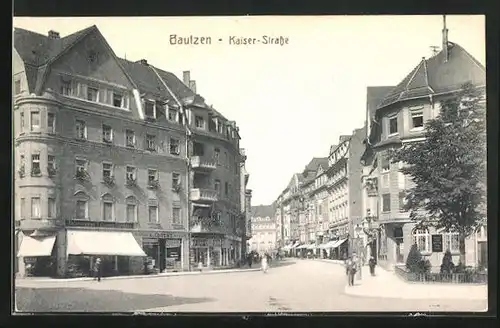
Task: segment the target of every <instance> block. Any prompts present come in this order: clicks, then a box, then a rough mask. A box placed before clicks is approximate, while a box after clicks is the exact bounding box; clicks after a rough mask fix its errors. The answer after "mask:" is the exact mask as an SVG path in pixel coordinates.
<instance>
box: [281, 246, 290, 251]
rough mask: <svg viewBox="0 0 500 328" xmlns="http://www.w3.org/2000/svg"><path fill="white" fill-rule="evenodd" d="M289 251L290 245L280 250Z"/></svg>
mask: <svg viewBox="0 0 500 328" xmlns="http://www.w3.org/2000/svg"><path fill="white" fill-rule="evenodd" d="M289 249H290V245H286V246H283V248H282V250H284V251H288V250H289Z"/></svg>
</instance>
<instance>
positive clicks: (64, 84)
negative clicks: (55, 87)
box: [61, 81, 73, 96]
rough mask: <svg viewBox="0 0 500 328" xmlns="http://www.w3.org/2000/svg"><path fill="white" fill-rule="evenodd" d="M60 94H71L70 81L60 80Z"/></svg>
mask: <svg viewBox="0 0 500 328" xmlns="http://www.w3.org/2000/svg"><path fill="white" fill-rule="evenodd" d="M61 94H62V95H64V96H72V95H73V90H72V88H71V81H61Z"/></svg>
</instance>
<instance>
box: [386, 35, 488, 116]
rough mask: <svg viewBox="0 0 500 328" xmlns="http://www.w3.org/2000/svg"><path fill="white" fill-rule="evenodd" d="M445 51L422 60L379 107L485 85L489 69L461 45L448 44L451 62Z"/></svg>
mask: <svg viewBox="0 0 500 328" xmlns="http://www.w3.org/2000/svg"><path fill="white" fill-rule="evenodd" d="M445 56H446V54H445V51H443V50H442V51H441V52H439V53H438V54H437V55H435V56H434V57H431V58H429V59H425V58H422V61H421V62H420V63H419V64H418V65H417V66H416V67H415V68H414V69H413V70H412V71H411V72H410V73H409V74H408V75H407V76H406V77H405V78H404V79H403V80H402V81H401V82H400V83H399V84H398V85H397V86H396V87H395V88H394V89H393V90H392V91H391V92H389V93H388V94H387V95H386V96H385V97H384V99H383V100H382V101H381V103H380V104H379V106H378V108H382V107H386V106H389V105H392V104H394V103H397V102H401V101H404V100H408V99H412V98H421V97H427V96H429V95H434V94H441V93H447V92H451V91H455V90H458V89H460V87H461V86H462V85H463V84H464V83H466V82H471V83H472V84H473V85H476V86H482V85H486V69H485V67H484V66H483V65H481V63H479V62H478V61H477V60H476V59H475V58H474V57H472V55H470V54H469V53H468V52H467V51H465V49H464V48H462V47H461V46H460V45H458V44H456V43H453V42H448V60H447V61H446V60H445Z"/></svg>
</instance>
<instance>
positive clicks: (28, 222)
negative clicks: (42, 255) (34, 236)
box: [19, 218, 64, 230]
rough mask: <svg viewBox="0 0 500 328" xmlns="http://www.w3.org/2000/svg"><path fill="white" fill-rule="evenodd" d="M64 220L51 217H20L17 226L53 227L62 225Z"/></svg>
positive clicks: (22, 227) (30, 227)
mask: <svg viewBox="0 0 500 328" xmlns="http://www.w3.org/2000/svg"><path fill="white" fill-rule="evenodd" d="M63 225H64V221H63V220H60V219H53V218H43V219H41V218H40V219H38V218H31V219H22V220H20V221H19V227H20V228H21V229H23V230H43V229H53V228H58V227H62V226H63Z"/></svg>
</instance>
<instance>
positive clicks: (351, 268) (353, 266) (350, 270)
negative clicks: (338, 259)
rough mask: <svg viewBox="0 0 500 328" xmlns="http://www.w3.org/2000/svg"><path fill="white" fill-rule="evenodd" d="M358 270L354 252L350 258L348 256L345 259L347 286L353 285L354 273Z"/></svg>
mask: <svg viewBox="0 0 500 328" xmlns="http://www.w3.org/2000/svg"><path fill="white" fill-rule="evenodd" d="M357 270H358V262H357V258H356V254H353V255H352V258H348V259H347V261H346V271H347V282H348V284H349V286H354V275H355V274H356V272H357Z"/></svg>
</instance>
